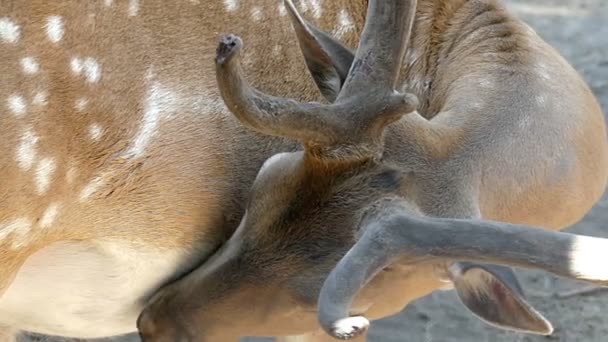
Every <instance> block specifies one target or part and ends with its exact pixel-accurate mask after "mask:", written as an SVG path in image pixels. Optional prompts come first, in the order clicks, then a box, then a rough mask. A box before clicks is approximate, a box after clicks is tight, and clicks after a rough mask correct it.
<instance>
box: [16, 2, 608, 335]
mask: <svg viewBox="0 0 608 342" xmlns="http://www.w3.org/2000/svg"><path fill="white" fill-rule="evenodd" d="M505 2H506V3H507V4H508V5H509V6H510V7H511V8H512V10H513V11H514V12H515V13H516V14H517V15H518V16H520V17H521V18H522V19H523V20H525V21H526V22H528V23H529V24H530V25H531V26H532V27H533V28H534V29H536V30H537V32H538V33H539V34H540V35H541V36H542V37H543V38H544V39H546V40H547V41H548V42H550V43H551V44H552V45H553V46H555V47H556V48H557V49H558V50H559V51H560V52H561V53H562V54H563V55H564V56H565V57H566V59H568V60H569V61H570V62H571V63H572V64H573V65H574V66H575V68H576V69H577V70H579V71H580V72H581V74H582V75H583V76H584V78H585V79H586V80H587V81H588V82H589V84H590V85H591V86H592V88H593V91H594V92H595V94H596V95H597V96H598V97H599V99H600V101H601V103H602V105H603V108H605V111H606V110H607V109H608V1H607V0H527V1H523V0H522V1H513V0H507V1H505ZM571 231H574V232H579V233H584V234H587V235H593V236H604V237H608V193H607V194H606V195H605V196H604V198H603V200H602V201H601V202H599V203H598V204H597V205H596V206H595V208H594V209H593V210H592V211H591V212H590V213H589V214H588V215H587V216H586V217H585V219H584V220H582V221H581V222H579V223H578V224H577V225H575V226H573V227H572V229H571ZM598 262H608V260H598ZM517 273H518V275H519V277H520V280H521V281H522V284H523V285H524V289H525V291H526V294H527V296H528V298H529V301H530V302H531V303H532V304H533V305H534V306H535V307H536V308H537V309H538V310H539V311H540V312H542V313H543V314H545V315H546V317H547V318H548V319H549V320H550V321H551V322H552V323H553V325H554V327H555V329H556V331H555V333H554V334H553V335H552V336H549V337H538V336H531V335H523V334H516V333H511V332H505V331H501V330H498V329H496V328H493V327H491V326H488V325H486V324H485V323H482V322H481V321H480V320H478V319H476V318H475V317H473V316H472V315H471V314H470V313H469V312H468V311H466V310H465V308H464V307H463V305H462V304H461V303H460V302H459V301H458V299H457V298H456V296H455V294H454V293H453V292H451V291H450V292H437V293H435V294H433V295H431V296H429V297H426V298H424V299H421V300H419V301H418V302H416V303H413V304H411V305H410V306H408V307H407V309H406V310H404V311H403V312H402V313H401V314H399V315H396V316H394V317H390V318H387V319H384V320H381V321H377V322H374V324H373V326H372V329H371V332H370V337H369V341H371V342H396V341H400V342H404V341H405V342H444V341H467V342H469V341H470V342H486V341H487V342H489V341H492V342H507V341H508V342H533V341H539V342H540V341H563V342H578V341H581V342H595V341H597V342H605V341H608V291H606V292H603V293H599V294H595V295H590V296H575V297H571V298H566V299H560V298H556V297H555V294H556V293H559V292H563V291H568V290H571V289H574V288H580V287H581V284H574V283H572V282H569V281H564V280H561V279H557V278H555V277H552V276H548V275H546V274H541V273H538V272H529V271H524V270H520V271H518V272H517ZM583 286H584V285H583ZM21 340H22V341H23V342H25V341H32V340H38V339H37V338H23V339H21ZM133 340H136V339H133ZM246 341H247V342H261V341H269V340H268V339H246ZM270 341H272V340H270ZM53 342H59V341H58V340H53Z"/></svg>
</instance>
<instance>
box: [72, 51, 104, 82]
mask: <svg viewBox="0 0 608 342" xmlns="http://www.w3.org/2000/svg"><path fill="white" fill-rule="evenodd" d="M70 67H71V68H72V72H73V73H74V74H75V75H76V76H80V75H81V74H82V73H84V76H85V77H86V79H87V81H88V82H89V83H96V82H98V81H99V79H100V78H101V66H100V65H99V63H97V61H96V60H95V58H93V57H87V58H85V59H84V60H82V59H80V58H79V57H74V58H72V60H71V61H70Z"/></svg>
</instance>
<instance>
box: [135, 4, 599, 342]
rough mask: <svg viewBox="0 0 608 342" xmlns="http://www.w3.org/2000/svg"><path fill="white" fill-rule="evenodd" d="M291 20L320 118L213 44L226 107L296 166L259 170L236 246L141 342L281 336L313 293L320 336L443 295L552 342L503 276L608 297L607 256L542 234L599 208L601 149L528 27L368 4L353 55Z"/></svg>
mask: <svg viewBox="0 0 608 342" xmlns="http://www.w3.org/2000/svg"><path fill="white" fill-rule="evenodd" d="M287 4H288V12H289V13H290V16H291V18H292V20H293V25H294V28H295V31H296V35H297V38H298V41H299V44H300V46H301V48H302V51H303V55H304V57H305V60H306V64H307V66H308V68H309V70H310V73H311V75H312V76H313V77H314V79H315V81H316V84H317V85H318V87H319V89H320V91H321V93H322V94H323V95H324V96H325V98H326V100H327V101H328V102H329V103H327V104H324V103H320V102H307V103H301V102H298V101H296V100H292V99H288V98H282V97H275V96H271V95H267V94H266V93H264V92H263V91H261V90H258V89H256V88H255V87H253V86H252V85H251V84H250V82H249V81H248V80H247V78H246V77H245V76H244V75H245V73H246V72H245V71H243V69H242V67H241V57H240V55H241V54H242V53H243V52H242V51H241V50H242V47H243V40H241V38H239V37H237V36H234V35H227V36H224V37H222V38H221V40H220V43H219V46H218V49H217V55H216V58H215V62H216V73H217V81H218V85H219V89H220V91H221V95H222V98H223V100H224V102H225V104H226V105H227V107H228V108H229V109H230V111H231V112H232V113H233V114H234V115H235V116H236V117H237V118H238V119H239V120H240V121H241V123H243V125H244V126H246V127H248V128H250V129H251V130H253V131H256V132H258V133H262V134H266V135H268V136H274V137H282V138H290V139H294V140H298V141H300V142H301V143H302V145H303V146H304V149H303V151H297V152H288V153H282V154H278V155H276V156H274V157H272V158H270V159H269V160H268V161H266V163H265V164H264V166H263V167H262V168H261V170H260V172H259V173H258V175H257V177H256V179H255V181H254V184H253V187H252V190H251V194H250V198H249V202H248V205H247V210H246V213H245V215H244V217H243V219H242V220H241V223H240V225H239V227H238V228H237V231H236V232H235V234H234V235H233V236H232V237H231V239H230V240H229V241H228V242H227V243H226V244H225V245H224V246H223V247H222V248H221V249H220V250H219V251H218V252H217V253H215V254H214V255H213V257H211V258H210V259H209V260H208V261H207V262H206V263H205V264H204V265H202V266H201V267H200V268H197V269H196V270H194V271H193V272H191V273H189V274H187V275H186V276H184V277H183V278H181V279H180V280H178V281H176V282H174V283H173V284H170V285H169V286H167V287H165V288H163V289H161V290H160V291H159V292H158V293H157V294H156V295H155V296H154V297H153V299H152V300H151V301H150V305H149V306H148V307H147V308H146V309H145V310H144V312H143V313H142V315H141V316H140V318H139V321H138V327H139V330H140V333H141V336H142V337H143V339H144V340H145V341H181V340H188V341H190V340H192V341H200V340H203V341H207V340H209V341H215V340H222V338H226V331H235V330H236V331H238V330H240V329H243V331H251V332H253V331H256V332H257V331H260V332H261V331H263V329H266V331H267V332H272V333H275V334H279V333H281V332H282V331H281V329H283V328H285V327H290V328H293V327H294V326H296V325H298V324H301V325H303V326H304V325H308V324H312V323H309V321H307V320H306V316H307V315H306V312H311V313H313V314H314V312H315V304H316V298H317V296H318V295H319V292H320V298H319V306H318V309H319V319H320V323H321V326H322V327H323V328H324V329H325V331H326V332H328V333H329V334H330V335H332V336H333V337H335V338H339V339H349V338H354V337H357V336H358V335H360V334H361V333H362V332H363V331H365V328H366V327H367V326H368V320H367V319H366V318H364V317H363V316H362V314H365V315H367V316H371V317H375V318H377V317H382V316H383V315H386V314H388V313H393V312H395V311H397V310H399V309H401V308H402V307H403V306H404V305H406V304H407V303H408V302H409V301H411V300H413V299H415V298H417V297H419V296H420V295H423V294H426V293H429V292H431V291H433V290H435V289H437V288H439V287H440V286H441V282H442V279H449V280H450V281H451V282H452V284H453V285H454V286H455V288H456V290H457V292H458V294H459V296H460V298H461V299H462V301H463V303H464V304H465V305H466V306H467V307H468V308H469V309H471V310H472V311H473V312H474V313H476V314H477V315H478V316H479V317H481V318H482V319H485V320H487V321H488V322H490V323H492V324H496V325H499V326H503V327H506V328H510V329H516V330H523V331H528V332H533V333H539V334H549V333H551V331H552V327H551V324H550V323H549V322H547V321H546V320H545V319H544V318H543V317H542V316H541V315H540V314H539V313H538V312H536V311H535V310H534V309H533V308H532V307H531V306H530V305H529V304H528V303H526V302H525V300H524V298H523V296H522V295H521V289H520V288H518V284H517V281H516V280H514V279H513V278H512V273H511V271H510V269H509V268H505V267H500V266H496V265H498V264H500V265H509V266H520V267H529V268H537V269H542V270H546V271H549V272H552V273H555V274H558V275H561V276H565V277H571V278H575V279H580V280H585V281H590V282H594V283H597V284H601V285H608V271H606V269H602V267H601V266H599V264H598V263H597V260H602V259H603V258H605V257H606V256H607V253H606V252H604V251H603V249H605V248H606V247H608V244H607V243H608V240H605V239H597V238H590V237H581V236H576V235H572V234H566V233H558V232H552V231H550V230H543V229H539V227H544V228H549V229H561V228H564V227H565V226H567V225H568V224H571V223H574V222H575V221H576V220H578V219H580V217H581V215H583V214H584V213H585V212H586V211H587V210H588V209H589V208H590V206H591V205H592V204H593V203H594V202H595V201H597V199H598V198H599V197H600V196H601V195H602V193H603V192H604V189H605V187H606V181H607V175H608V163H607V161H608V150H607V148H606V147H607V139H606V126H605V124H604V120H603V116H602V113H601V111H600V108H599V106H598V104H597V102H596V100H595V99H594V97H593V95H592V94H591V92H590V91H589V89H588V87H587V86H586V85H585V83H584V82H583V81H582V80H581V78H580V77H579V76H578V75H577V73H576V72H575V71H574V70H573V69H572V68H571V67H570V66H569V65H568V64H567V63H566V62H565V61H564V60H563V59H562V58H561V57H560V56H559V55H558V53H557V52H556V51H555V50H553V49H552V48H551V47H549V46H548V45H547V44H546V43H544V42H543V41H542V40H541V39H540V38H539V37H538V36H537V35H536V34H535V33H534V32H533V31H532V30H531V29H530V28H529V27H527V26H526V25H525V24H523V23H521V22H520V21H518V20H516V19H514V18H513V17H512V16H511V15H509V14H508V13H507V12H506V10H505V9H504V8H503V7H502V6H501V5H500V4H498V3H497V2H495V1H420V2H419V3H417V1H412V0H410V1H373V0H371V1H369V11H368V13H367V15H366V18H367V20H366V22H365V27H364V29H363V32H362V35H361V39H360V43H359V46H358V48H357V50H356V52H351V51H350V50H349V49H348V48H347V47H345V46H344V45H342V44H341V43H340V42H338V41H336V40H335V39H333V38H332V37H331V36H330V35H329V34H327V33H324V32H323V31H321V30H320V29H317V28H316V27H315V26H312V25H311V24H309V23H307V22H306V21H305V20H304V19H303V18H302V17H301V16H300V15H299V14H298V13H297V11H296V10H295V8H294V7H293V6H291V3H290V2H287ZM361 16H362V15H361ZM235 27H238V26H235ZM400 75H401V77H400ZM402 84H403V85H405V86H404V87H403V89H402ZM583 132H585V133H583ZM564 201H566V202H568V203H567V204H565V203H564ZM500 221H502V222H500ZM505 221H508V222H510V223H506V222H505ZM532 225H537V227H533V226H532ZM353 243H354V247H352V248H350V247H351V244H353ZM349 249H350V250H349ZM346 251H348V253H347V254H346V256H345V257H344V258H343V259H342V260H341V261H340V263H339V264H338V266H337V267H336V268H335V269H334V270H333V271H332V272H331V274H330V275H329V277H328V278H327V280H326V281H324V279H325V276H326V275H327V273H328V271H329V270H331V269H332V268H333V265H334V262H335V261H336V260H337V259H339V258H341V257H342V255H344V253H345V252H346ZM484 263H485V264H484ZM488 264H489V265H488ZM408 285H409V286H408ZM321 287H322V289H321ZM320 289H321V290H320ZM356 295H357V296H356ZM310 315H311V314H309V315H308V316H310ZM351 315H353V317H349V316H351ZM260 329H262V330H260ZM220 336H221V338H220Z"/></svg>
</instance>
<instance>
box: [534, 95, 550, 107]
mask: <svg viewBox="0 0 608 342" xmlns="http://www.w3.org/2000/svg"><path fill="white" fill-rule="evenodd" d="M534 99H535V100H536V103H538V104H539V105H541V106H544V105H546V104H547V96H545V95H537V96H535V97H534Z"/></svg>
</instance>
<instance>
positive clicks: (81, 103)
mask: <svg viewBox="0 0 608 342" xmlns="http://www.w3.org/2000/svg"><path fill="white" fill-rule="evenodd" d="M88 104H89V100H87V99H85V98H83V97H82V98H79V99H78V100H76V103H74V108H76V110H77V111H79V112H82V111H83V110H84V109H85V108H87V105H88Z"/></svg>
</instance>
